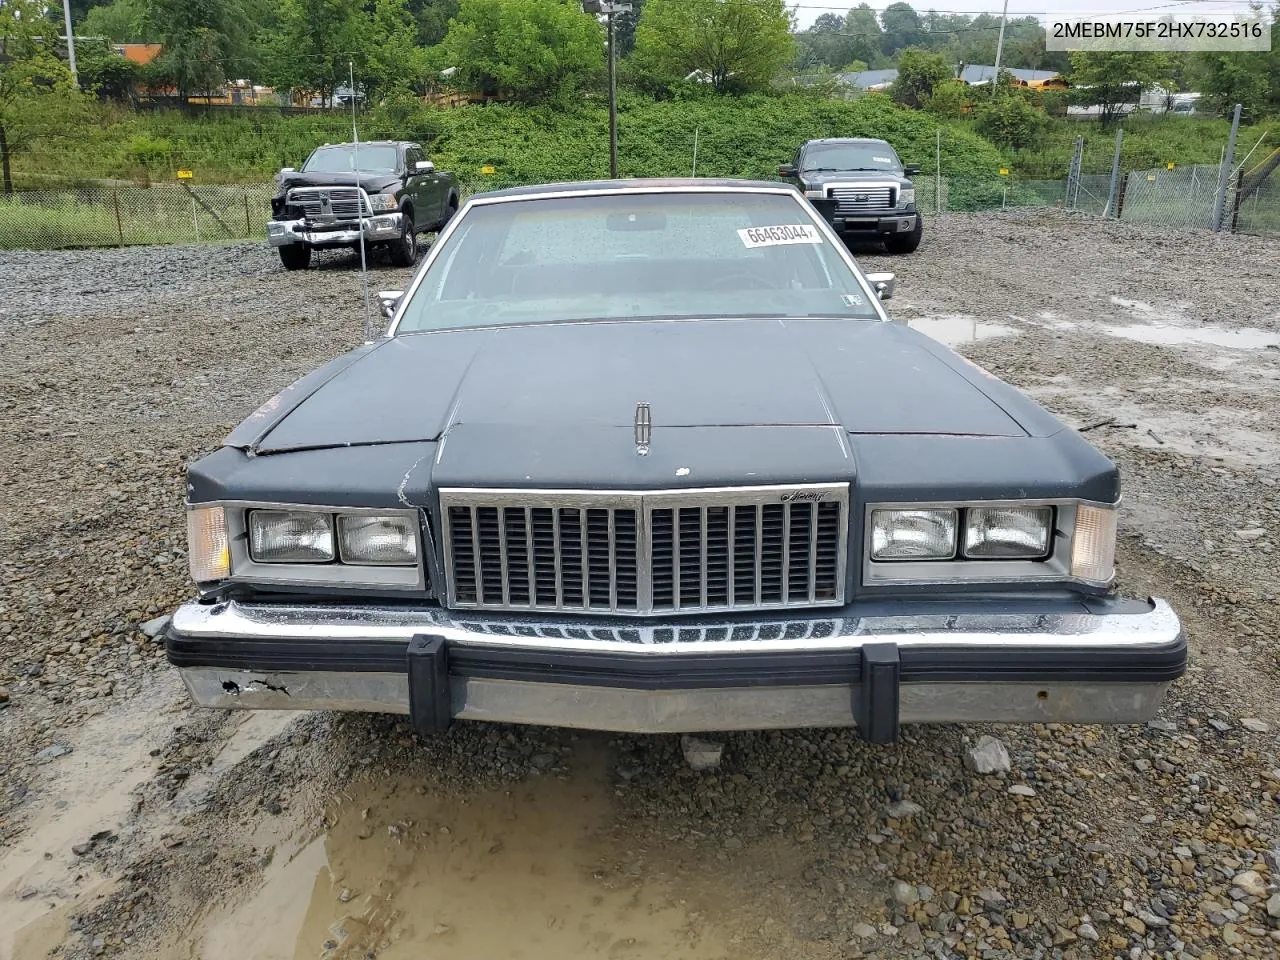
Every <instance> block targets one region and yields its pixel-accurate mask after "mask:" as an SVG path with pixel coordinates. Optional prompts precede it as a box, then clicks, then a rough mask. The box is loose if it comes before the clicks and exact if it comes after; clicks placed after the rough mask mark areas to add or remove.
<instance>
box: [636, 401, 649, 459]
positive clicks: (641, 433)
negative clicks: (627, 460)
mask: <svg viewBox="0 0 1280 960" xmlns="http://www.w3.org/2000/svg"><path fill="white" fill-rule="evenodd" d="M652 438H653V418H652V416H651V415H650V413H649V405H648V404H647V403H637V404H636V455H637V456H641V457H647V456H648V455H649V441H650V440H651V439H652Z"/></svg>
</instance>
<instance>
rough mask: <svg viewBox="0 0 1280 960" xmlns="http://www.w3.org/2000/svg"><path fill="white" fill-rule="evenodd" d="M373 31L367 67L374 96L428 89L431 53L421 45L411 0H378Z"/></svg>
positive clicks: (375, 7) (368, 82) (368, 79)
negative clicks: (426, 87)
mask: <svg viewBox="0 0 1280 960" xmlns="http://www.w3.org/2000/svg"><path fill="white" fill-rule="evenodd" d="M371 31H372V36H371V43H370V44H369V55H368V63H367V65H366V68H365V71H364V76H365V80H366V84H367V86H368V89H369V94H370V96H377V97H381V96H385V95H387V94H390V93H393V92H395V91H409V92H416V93H422V92H424V89H425V86H424V85H425V81H426V77H427V74H428V66H427V53H426V51H425V50H424V49H423V48H422V47H420V46H418V23H417V21H416V20H415V19H414V16H413V13H412V12H411V11H410V10H409V4H408V2H407V0H374V7H373V22H372V24H371Z"/></svg>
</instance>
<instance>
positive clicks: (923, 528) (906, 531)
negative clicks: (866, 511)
mask: <svg viewBox="0 0 1280 960" xmlns="http://www.w3.org/2000/svg"><path fill="white" fill-rule="evenodd" d="M956 516H957V511H955V510H950V509H930V510H873V511H872V512H871V559H872V560H949V559H951V558H952V557H954V556H955V554H956Z"/></svg>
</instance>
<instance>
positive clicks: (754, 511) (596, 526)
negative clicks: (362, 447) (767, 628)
mask: <svg viewBox="0 0 1280 960" xmlns="http://www.w3.org/2000/svg"><path fill="white" fill-rule="evenodd" d="M440 499H441V508H442V510H443V516H444V547H445V566H446V572H447V576H448V602H449V605H450V606H451V607H454V608H461V609H484V610H545V611H576V612H581V613H602V614H625V615H661V614H673V613H706V612H717V611H729V610H776V609H783V608H793V607H821V606H833V605H839V604H842V603H843V602H844V594H845V589H844V576H845V564H846V551H847V528H848V519H849V518H848V513H849V491H848V486H847V485H846V484H840V483H832V484H806V485H802V486H770V487H734V488H720V489H714V490H669V491H655V492H645V493H642V492H635V493H631V492H606V491H600V492H594V491H592V492H588V491H525V490H473V489H449V490H442V491H441V494H440Z"/></svg>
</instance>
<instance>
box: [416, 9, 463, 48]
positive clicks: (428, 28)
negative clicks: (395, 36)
mask: <svg viewBox="0 0 1280 960" xmlns="http://www.w3.org/2000/svg"><path fill="white" fill-rule="evenodd" d="M409 10H410V11H412V13H413V17H414V19H415V20H417V21H418V43H419V44H420V45H422V46H424V47H434V46H435V45H436V44H437V43H439V42H440V41H441V40H443V39H444V37H445V34H447V33H448V32H449V21H450V20H452V19H453V18H454V17H456V16H457V15H458V0H409Z"/></svg>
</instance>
